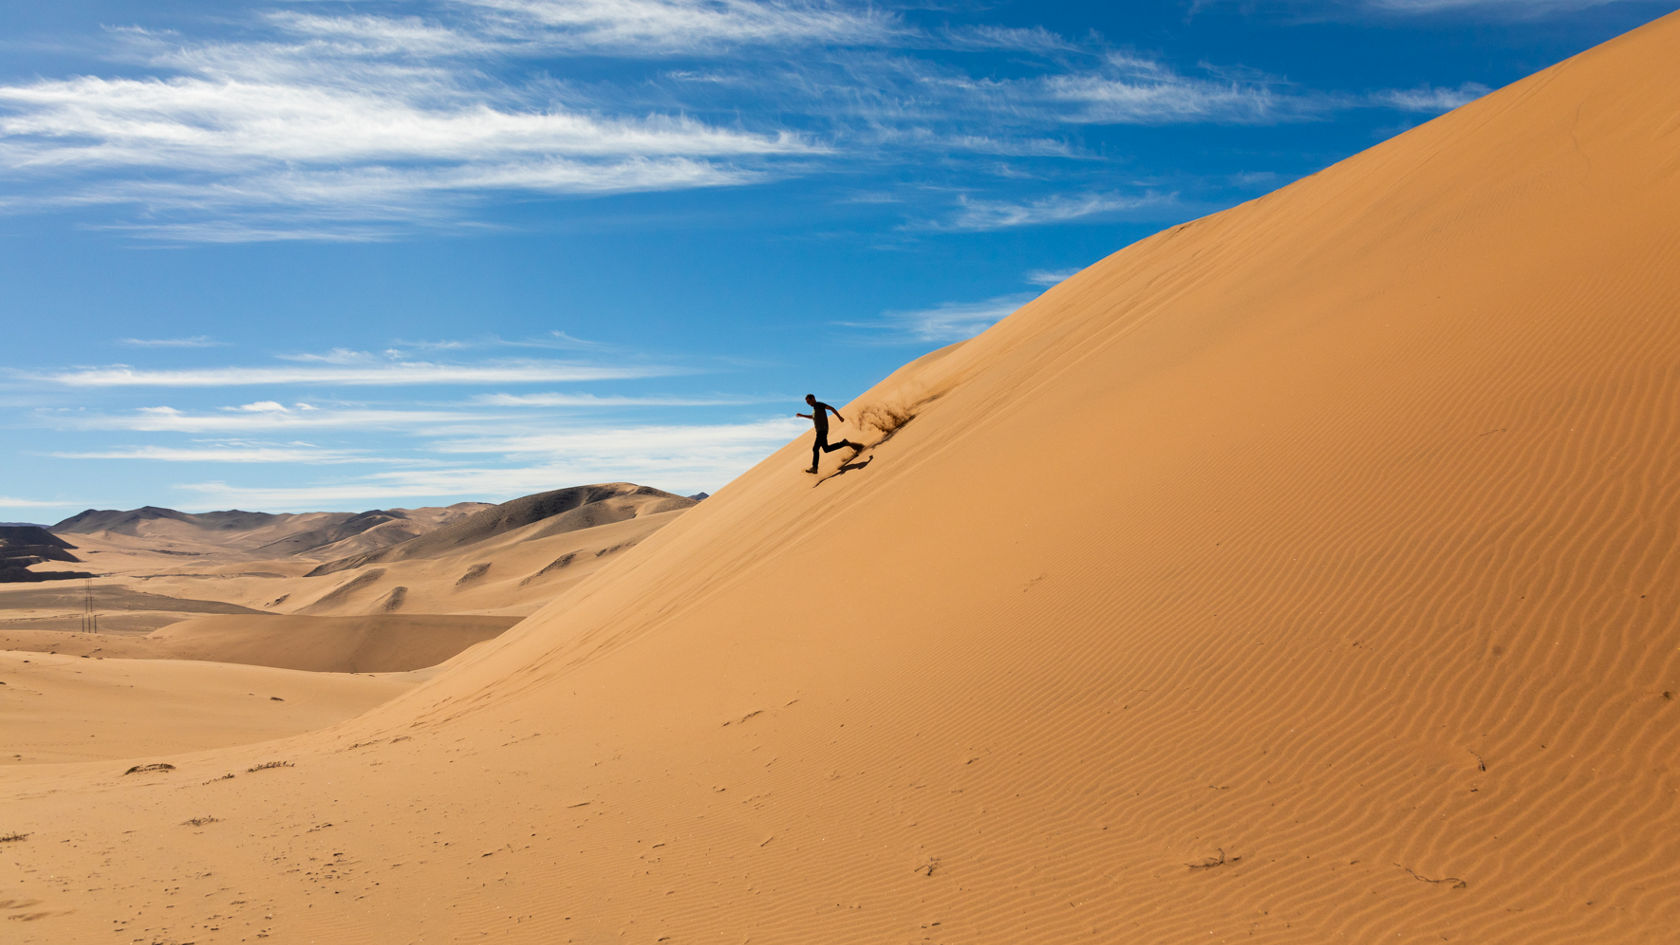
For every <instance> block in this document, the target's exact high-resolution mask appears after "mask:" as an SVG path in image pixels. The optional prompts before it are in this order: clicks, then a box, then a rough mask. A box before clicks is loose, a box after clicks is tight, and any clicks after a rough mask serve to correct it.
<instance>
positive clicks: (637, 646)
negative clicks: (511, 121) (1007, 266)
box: [0, 15, 1680, 945]
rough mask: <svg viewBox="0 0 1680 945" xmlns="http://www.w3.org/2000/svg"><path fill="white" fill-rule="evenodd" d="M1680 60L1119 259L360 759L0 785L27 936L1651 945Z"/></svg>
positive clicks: (1679, 400) (779, 464) (1372, 156)
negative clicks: (837, 463) (858, 436)
mask: <svg viewBox="0 0 1680 945" xmlns="http://www.w3.org/2000/svg"><path fill="white" fill-rule="evenodd" d="M1676 48H1680V15H1674V16H1670V17H1667V18H1665V19H1663V20H1661V21H1658V22H1657V23H1655V24H1653V25H1651V26H1649V27H1647V28H1645V29H1643V30H1641V31H1638V32H1636V33H1633V34H1630V35H1629V36H1627V37H1624V38H1622V39H1620V40H1617V41H1615V42H1612V43H1609V44H1607V45H1605V46H1603V47H1600V48H1598V49H1595V50H1593V51H1591V52H1589V53H1587V54H1584V55H1582V56H1580V57H1577V58H1576V59H1573V60H1570V61H1569V62H1566V63H1564V64H1562V65H1560V66H1558V67H1555V68H1553V69H1550V70H1547V71H1546V72H1543V73H1541V74H1539V75H1537V76H1535V77H1533V78H1531V79H1528V80H1525V81H1523V82H1520V83H1518V84H1516V85H1514V86H1512V87H1510V88H1507V89H1505V90H1502V91H1500V92H1498V93H1495V94H1493V95H1491V96H1489V97H1487V98H1485V99H1483V100H1481V101H1478V102H1475V103H1473V104H1471V105H1469V106H1466V107H1465V108H1463V109H1460V110H1459V111H1457V112H1454V113H1452V114H1450V115H1448V116H1445V117H1443V118H1441V119H1439V120H1437V121H1434V122H1431V123H1430V124H1428V125H1425V126H1423V127H1421V128H1419V129H1416V130H1414V131H1412V132H1410V133H1408V134H1406V135H1403V136H1401V137H1400V138H1397V139H1395V140H1394V141H1391V142H1388V143H1386V144H1384V145H1382V146H1379V147H1377V148H1375V149H1372V150H1371V151H1369V152H1367V153H1364V154H1362V155H1359V156H1357V157H1355V158H1352V159H1350V160H1348V161H1345V162H1343V163H1341V164H1339V165H1337V166H1334V167H1332V168H1329V169H1327V170H1325V171H1323V172H1322V173H1320V174H1317V175H1315V176H1314V177H1312V178H1310V179H1307V180H1305V181H1302V182H1300V183H1298V184H1295V185H1293V186H1291V187H1288V188H1285V189H1284V190H1282V191H1280V192H1278V193H1276V194H1274V195H1272V196H1269V197H1267V198H1264V199H1262V200H1258V201H1255V202H1253V203H1250V204H1247V205H1244V206H1242V207H1239V208H1236V209H1234V210H1231V211H1228V212H1226V213H1223V214H1219V215H1217V216H1214V217H1210V218H1208V219H1204V220H1200V221H1197V222H1195V223H1192V224H1187V225H1185V226H1182V227H1178V228H1175V229H1173V230H1171V231H1168V232H1165V233H1162V234H1159V235H1157V236H1155V237H1152V238H1150V239H1148V240H1145V241H1143V242H1141V243H1139V244H1137V245H1134V246H1132V247H1129V248H1127V249H1126V250H1123V251H1122V252H1120V253H1117V254H1116V255H1114V256H1112V257H1110V258H1109V259H1107V260H1104V261H1103V262H1101V263H1099V264H1098V265H1096V266H1093V267H1091V268H1090V269H1088V270H1086V271H1085V272H1083V273H1081V274H1080V275H1078V276H1076V277H1074V278H1072V279H1070V280H1069V281H1067V282H1066V283H1064V284H1062V285H1060V286H1058V287H1056V288H1055V289H1052V290H1051V291H1050V292H1048V293H1046V294H1045V296H1043V297H1042V298H1041V299H1039V300H1038V301H1036V302H1034V303H1032V304H1030V305H1028V306H1027V307H1026V308H1024V309H1023V310H1022V311H1020V312H1019V313H1017V314H1016V315H1014V316H1012V317H1011V318H1009V319H1006V320H1005V321H1004V322H1002V323H1000V324H999V325H998V326H996V327H995V328H993V329H992V330H990V331H988V332H986V333H985V334H983V335H982V336H980V337H978V338H976V339H974V340H973V341H970V342H968V343H966V344H964V345H962V346H960V347H957V348H954V349H948V350H946V351H943V352H940V353H938V354H937V355H934V356H930V357H927V358H924V359H922V360H921V361H919V362H917V363H915V364H913V365H910V366H907V367H906V368H905V369H903V370H901V371H900V372H899V373H898V374H896V375H894V376H893V377H891V378H889V379H887V380H886V381H884V382H883V383H882V384H880V385H878V386H877V387H876V388H875V389H873V390H871V391H869V392H868V393H866V394H865V395H864V396H862V397H860V398H859V399H858V400H857V401H855V402H854V403H853V404H852V405H851V407H850V408H848V409H847V410H846V414H847V416H848V417H851V416H853V414H854V412H855V413H856V414H857V416H858V418H860V419H861V418H863V417H865V416H870V417H874V418H875V419H876V420H878V421H879V422H881V423H882V424H884V425H886V426H896V429H895V430H894V431H893V433H892V435H891V436H890V438H886V437H885V433H884V432H883V431H881V430H878V429H865V430H864V431H862V432H863V433H864V434H865V436H866V437H867V438H868V439H869V440H870V442H872V443H878V445H876V446H875V448H874V449H873V451H872V453H870V454H867V455H869V456H872V458H871V459H869V460H868V461H867V463H856V464H852V468H849V469H847V470H846V471H844V472H843V473H840V474H835V470H834V467H833V465H832V463H833V462H834V460H833V458H830V460H829V462H830V465H829V466H828V467H827V472H826V473H825V477H824V478H819V479H813V478H812V477H809V476H807V475H805V474H804V473H803V472H801V471H800V470H801V468H802V467H803V465H804V462H805V458H806V451H807V450H808V449H809V443H808V442H807V441H805V440H803V439H802V440H801V441H798V442H795V443H793V444H790V445H789V446H788V447H787V448H785V449H783V450H781V451H779V452H778V453H777V454H776V455H774V456H772V457H770V458H769V459H768V460H766V461H765V463H763V464H762V465H760V466H759V467H757V468H755V469H754V470H752V471H751V472H749V473H748V474H746V475H745V476H743V477H742V478H740V479H739V480H737V481H736V482H734V483H732V484H730V485H729V486H728V487H727V488H725V489H724V490H722V491H721V492H719V493H718V494H717V495H715V496H713V497H712V498H711V499H709V500H707V501H706V502H705V503H703V504H702V505H700V506H699V507H697V508H695V509H694V510H692V511H690V512H687V513H684V514H683V515H682V517H681V518H679V519H678V520H677V521H675V522H673V523H672V524H671V525H669V526H668V527H666V528H663V529H661V530H660V531H659V532H658V533H656V534H654V535H652V536H651V537H649V538H648V539H647V540H646V541H644V542H643V543H642V544H641V545H639V546H638V547H636V548H634V549H631V550H630V551H628V552H626V553H625V554H623V555H622V556H619V557H618V558H617V559H616V560H615V561H613V562H612V563H610V564H608V565H606V566H605V567H604V568H603V570H602V572H601V573H600V574H599V575H598V579H597V580H593V581H591V582H589V583H588V584H585V585H581V586H579V587H578V588H576V589H574V590H573V591H571V592H568V593H566V594H564V595H562V596H561V597H560V598H558V599H557V600H555V602H554V603H553V604H552V605H550V606H549V607H547V608H545V609H543V610H542V611H539V612H538V613H537V614H535V615H534V616H532V617H531V618H529V619H527V620H526V621H524V622H523V623H521V624H520V625H518V626H517V627H515V628H514V629H513V630H510V631H509V632H508V633H507V634H505V635H503V636H502V637H501V638H499V639H498V640H497V641H495V642H494V643H492V644H488V645H486V646H483V647H479V648H476V649H474V650H472V651H469V652H468V653H466V654H464V655H462V656H461V657H458V658H457V659H456V660H455V661H453V662H452V663H451V664H448V665H446V666H445V667H444V668H443V670H442V671H441V672H439V673H438V674H437V675H436V676H435V677H434V678H432V679H431V680H430V681H428V682H426V683H423V684H421V685H420V686H419V687H417V688H415V689H413V690H411V691H409V692H408V693H406V694H404V695H402V696H399V697H397V698H396V699H394V700H393V701H391V702H389V703H387V704H385V705H384V706H382V707H380V708H378V709H375V710H373V711H372V712H370V713H369V714H367V715H364V716H362V717H361V718H359V719H357V720H355V721H352V722H349V723H345V724H342V725H339V726H337V727H335V728H332V729H330V730H328V731H325V732H321V733H316V734H308V735H302V736H297V737H295V738H292V739H289V740H286V741H283V742H277V743H270V744H265V745H260V746H246V747H242V748H236V749H221V750H215V751H207V752H202V753H198V754H186V755H178V756H174V757H172V758H170V759H169V760H170V762H171V763H173V764H175V765H176V770H174V771H172V772H166V773H141V774H135V775H124V774H122V772H123V770H125V768H126V767H127V765H126V764H125V763H123V762H110V761H107V762H99V763H86V764H79V765H78V764H67V765H55V766H45V767H39V768H34V769H30V768H22V767H20V768H12V769H10V770H7V771H4V772H0V784H3V785H4V786H5V789H6V791H7V793H8V795H9V799H8V803H7V805H6V808H5V812H4V815H3V816H4V822H0V835H4V834H7V833H10V832H18V833H27V834H28V836H27V838H25V839H23V840H20V841H15V842H9V843H5V844H0V858H4V859H5V860H6V861H7V862H8V869H9V870H10V871H11V872H9V873H8V874H6V875H9V876H12V877H15V880H13V881H9V893H8V894H9V896H10V897H11V898H10V899H9V900H8V901H7V902H6V903H5V904H4V906H3V908H4V909H5V910H6V914H7V916H8V920H7V921H6V922H5V923H4V924H5V926H6V928H7V931H8V934H11V935H13V936H16V937H18V938H19V939H20V940H22V941H28V942H77V941H87V942H92V941H114V940H117V941H154V940H161V941H197V942H222V941H227V942H232V941H238V940H255V937H256V936H259V935H267V936H269V937H270V938H271V939H273V940H275V941H282V942H307V941H311V940H314V941H365V942H418V941H426V942H434V941H449V942H464V941H495V942H532V943H539V942H540V943H550V942H580V943H584V942H588V943H602V942H621V941H624V942H630V941H634V942H649V943H653V942H672V943H691V942H730V943H737V942H776V943H789V942H807V943H824V945H837V943H872V945H873V943H880V942H935V943H939V942H943V943H960V942H998V943H1012V945H1014V943H1026V945H1030V943H1051V942H1056V943H1061V942H1138V943H1164V942H1185V941H1259V942H1268V941H1269V942H1373V941H1399V942H1436V941H1442V940H1447V941H1463V942H1477V943H1489V942H1504V943H1523V945H1528V943H1547V942H1555V943H1574V942H1587V941H1590V942H1616V943H1652V942H1667V941H1673V940H1674V934H1675V929H1676V928H1680V839H1677V838H1680V768H1677V767H1676V759H1677V758H1680V701H1677V700H1680V649H1677V647H1676V641H1677V640H1680V606H1677V604H1680V600H1677V597H1676V595H1677V593H1680V590H1677V589H1680V554H1677V553H1676V547H1677V539H1680V533H1677V529H1680V449H1677V448H1676V445H1675V444H1676V443H1677V442H1680V371H1677V370H1676V365H1677V364H1680V318H1677V317H1676V312H1680V267H1677V266H1675V265H1674V264H1673V259H1674V257H1675V254H1676V252H1677V251H1680V223H1677V221H1680V158H1677V157H1676V155H1680V117H1677V116H1680V57H1677V56H1675V55H1674V50H1675V49H1676ZM891 412H897V413H898V414H899V416H901V417H902V416H904V415H910V419H909V420H908V422H904V423H902V424H901V425H900V424H899V422H898V421H897V420H891V419H886V417H887V415H888V414H889V413H891ZM848 432H856V431H842V435H846V433H848ZM1000 497H1005V498H1007V501H1000ZM3 691H4V690H0V692H3ZM0 698H8V697H7V696H0ZM282 758H283V759H285V760H288V761H292V762H293V766H292V767H283V768H273V769H266V770H261V771H257V772H252V773H249V774H246V773H244V772H246V771H247V770H248V769H249V768H252V767H256V766H257V765H259V764H261V763H263V762H266V761H270V760H274V759H282ZM136 760H144V761H154V760H157V759H155V758H143V759H136ZM236 771H237V772H241V773H240V774H239V776H238V777H236V778H234V779H226V780H216V779H217V778H219V777H220V776H221V775H222V774H223V773H224V772H236ZM206 816H214V817H215V818H217V820H216V821H215V822H213V823H205V822H203V821H202V818H204V817H206ZM195 819H196V820H199V821H200V823H199V824H197V825H194V824H193V821H194V820H195ZM113 931H115V932H116V933H117V934H115V935H113Z"/></svg>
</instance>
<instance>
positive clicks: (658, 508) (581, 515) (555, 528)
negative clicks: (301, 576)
mask: <svg viewBox="0 0 1680 945" xmlns="http://www.w3.org/2000/svg"><path fill="white" fill-rule="evenodd" d="M694 504H695V503H694V500H693V499H689V498H685V497H683V496H680V495H673V494H671V493H669V492H664V491H662V490H659V489H655V488H653V487H651V486H638V485H636V484H634V483H629V482H611V483H602V484H598V485H589V486H573V487H571V488H569V489H556V490H554V491H552V492H540V493H537V494H536V495H528V496H525V497H523V498H519V499H513V500H511V501H508V502H503V503H502V504H501V505H495V506H491V507H490V508H488V509H484V510H483V511H481V512H478V513H477V514H474V515H472V516H469V517H468V518H465V519H463V520H461V521H459V522H456V523H454V524H452V525H445V526H444V527H442V528H439V529H436V530H434V531H431V532H428V533H426V534H424V535H421V536H419V537H418V538H414V539H411V540H409V541H405V542H402V543H401V544H397V545H392V546H390V547H389V548H383V549H380V550H377V551H371V552H367V553H364V554H358V555H352V556H350V557H347V558H340V559H338V560H336V561H329V562H327V563H326V564H323V565H321V566H320V567H318V568H316V569H315V570H313V571H310V572H309V574H308V576H309V577H317V576H320V575H323V574H333V573H335V572H338V571H346V570H349V569H351V568H359V567H362V566H363V565H368V564H374V563H385V562H391V561H406V560H409V559H411V558H426V557H431V556H434V555H441V554H447V553H450V552H454V551H458V550H460V549H461V548H465V547H466V546H468V545H472V544H475V543H477V542H481V541H484V540H486V539H489V538H493V537H495V536H497V535H501V534H505V533H507V532H510V531H513V530H514V529H516V528H523V527H525V526H526V525H530V524H532V523H535V522H541V521H544V520H551V521H549V523H548V524H547V525H545V526H544V527H542V528H540V529H537V530H536V531H535V533H533V534H532V535H530V536H529V537H531V538H546V537H548V536H550V535H558V534H560V533H562V532H569V531H577V530H579V529H584V528H593V527H595V526H596V525H606V524H608V523H611V522H622V521H625V520H626V519H632V518H636V517H638V516H642V515H650V514H652V513H655V512H669V511H672V510H675V509H685V508H688V507H689V506H691V505H694Z"/></svg>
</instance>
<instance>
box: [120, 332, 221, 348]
mask: <svg viewBox="0 0 1680 945" xmlns="http://www.w3.org/2000/svg"><path fill="white" fill-rule="evenodd" d="M117 343H118V344H123V345H128V346H129V347H131V348H221V347H225V346H226V345H227V342H225V341H217V340H216V339H214V338H211V337H210V336H209V335H193V336H192V337H190V338H119V339H118V340H117Z"/></svg>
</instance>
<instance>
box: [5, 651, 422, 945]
mask: <svg viewBox="0 0 1680 945" xmlns="http://www.w3.org/2000/svg"><path fill="white" fill-rule="evenodd" d="M118 645H119V646H121V644H120V643H119V644H118ZM417 679H418V677H412V676H408V675H386V676H366V675H362V676H356V675H348V674H331V673H307V672H297V671H294V670H283V669H271V668H268V667H263V666H232V665H227V664H222V663H202V662H173V661H164V662H157V661H151V660H146V661H136V660H127V659H115V658H106V659H82V658H78V657H75V656H65V655H57V656H54V655H50V654H43V653H34V654H29V653H17V652H0V681H3V682H4V683H5V686H4V687H0V700H3V701H0V706H4V710H5V719H6V742H5V746H4V750H3V751H0V765H17V764H39V763H42V762H64V761H85V760H89V759H101V760H106V759H133V758H137V757H139V756H143V755H146V754H149V753H152V752H169V753H170V754H171V755H178V754H179V753H180V752H182V751H191V750H195V749H204V748H216V747H220V746H223V745H236V744H248V743H250V742H253V741H262V740H264V739H269V738H279V737H281V736H283V735H292V734H296V733H298V732H306V731H310V730H312V729H319V728H321V727H323V726H326V725H330V724H332V723H333V722H337V721H340V720H342V719H345V718H348V717H350V716H353V715H357V714H359V713H361V712H364V711H366V710H367V709H368V708H369V707H371V706H374V705H377V704H379V703H380V702H384V701H386V700H388V699H390V698H391V697H392V696H394V695H396V694H397V693H399V692H402V691H403V690H405V689H407V688H409V687H410V686H412V685H414V683H415V682H416V681H417ZM136 705H144V706H145V707H146V711H145V713H144V714H143V715H141V714H137V713H136V712H135V711H134V707H135V706H136ZM134 763H137V764H138V763H147V762H134ZM130 766H131V765H130V764H127V763H125V764H111V763H110V762H109V761H107V763H105V764H104V765H103V766H102V770H106V771H109V772H110V773H112V774H121V772H122V771H124V770H126V769H127V768H128V767H130ZM222 773H223V772H217V774H218V775H220V774H222ZM6 832H10V831H7V830H6V829H5V828H0V834H4V833H6ZM13 914H15V912H14V913H9V914H8V918H11V917H12V915H13ZM10 925H11V924H10V923H8V926H10ZM15 930H16V926H11V927H10V929H9V931H8V937H7V939H6V940H7V941H17V940H18V939H15V938H11V937H10V935H11V934H15ZM26 940H27V936H26Z"/></svg>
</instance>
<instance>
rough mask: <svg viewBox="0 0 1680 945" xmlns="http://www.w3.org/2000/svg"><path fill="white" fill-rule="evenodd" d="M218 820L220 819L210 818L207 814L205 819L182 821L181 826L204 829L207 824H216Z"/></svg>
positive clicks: (196, 818)
mask: <svg viewBox="0 0 1680 945" xmlns="http://www.w3.org/2000/svg"><path fill="white" fill-rule="evenodd" d="M217 819H218V818H215V817H212V816H210V815H209V814H206V815H204V816H203V817H194V818H193V819H192V820H185V821H182V822H181V826H183V827H202V826H204V825H205V824H213V823H215V822H216V821H217Z"/></svg>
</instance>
